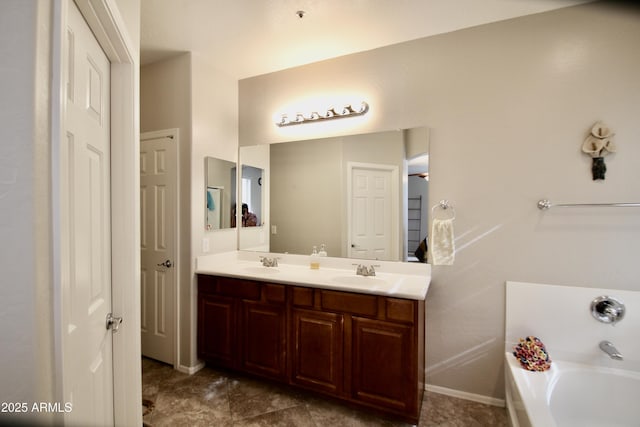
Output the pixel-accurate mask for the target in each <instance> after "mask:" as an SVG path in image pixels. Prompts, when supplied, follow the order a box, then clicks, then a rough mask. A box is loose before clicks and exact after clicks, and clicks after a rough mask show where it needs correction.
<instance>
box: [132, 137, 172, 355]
mask: <svg viewBox="0 0 640 427" xmlns="http://www.w3.org/2000/svg"><path fill="white" fill-rule="evenodd" d="M179 143H180V141H179V132H178V129H169V130H162V131H157V132H145V133H143V134H142V135H141V136H140V264H141V269H140V270H141V274H140V310H141V316H140V318H141V348H142V355H143V356H145V357H150V358H152V359H155V360H158V361H161V362H164V363H167V364H170V365H172V366H174V367H175V364H176V360H177V357H176V348H177V346H176V341H177V340H176V335H177V334H176V331H177V330H178V328H177V318H178V316H177V315H176V313H177V312H178V310H177V307H178V304H177V301H178V292H177V283H178V280H177V278H178V277H180V276H179V269H178V264H177V263H176V259H177V256H176V255H177V254H178V253H179V250H178V246H179V239H178V228H179V227H178V224H179V221H178V200H179V193H178V188H179V186H178V152H179V150H178V147H179Z"/></svg>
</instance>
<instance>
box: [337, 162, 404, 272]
mask: <svg viewBox="0 0 640 427" xmlns="http://www.w3.org/2000/svg"><path fill="white" fill-rule="evenodd" d="M350 175H351V180H350V181H351V185H350V198H351V200H350V219H349V237H350V241H349V243H348V246H349V248H348V249H349V257H350V258H362V259H380V260H390V259H393V255H394V254H393V251H392V243H393V237H392V234H393V233H392V230H393V225H394V219H393V214H392V213H393V211H392V206H393V204H392V203H393V202H392V200H393V192H394V191H395V190H394V188H393V181H394V179H393V168H392V167H377V166H374V165H372V166H362V167H361V166H354V167H351V168H350Z"/></svg>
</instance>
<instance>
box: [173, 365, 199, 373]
mask: <svg viewBox="0 0 640 427" xmlns="http://www.w3.org/2000/svg"><path fill="white" fill-rule="evenodd" d="M202 368H204V363H198V364H197V365H196V366H185V365H179V366H177V367H176V370H177V371H179V372H182V373H184V374H189V375H193V374H195V373H196V372H198V371H199V370H200V369H202Z"/></svg>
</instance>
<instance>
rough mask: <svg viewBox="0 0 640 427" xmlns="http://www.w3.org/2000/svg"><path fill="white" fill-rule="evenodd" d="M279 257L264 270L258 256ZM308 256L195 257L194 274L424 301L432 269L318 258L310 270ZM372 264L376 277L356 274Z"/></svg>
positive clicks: (246, 253) (246, 254) (235, 254)
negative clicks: (360, 268) (313, 268)
mask: <svg viewBox="0 0 640 427" xmlns="http://www.w3.org/2000/svg"><path fill="white" fill-rule="evenodd" d="M263 256H267V257H275V258H278V266H277V267H263V266H262V263H261V262H260V257H263ZM309 259H310V257H309V256H305V255H292V254H271V253H265V252H251V251H232V252H224V253H220V254H212V255H204V256H199V257H197V258H196V273H198V274H211V275H217V276H227V277H237V278H245V279H254V280H259V281H268V282H272V283H284V284H289V285H300V286H308V287H313V288H323V289H331V290H336V291H348V292H357V293H362V294H373V295H384V296H391V297H396V298H407V299H414V300H424V299H425V298H426V296H427V291H428V290H429V284H430V282H431V266H430V265H429V264H423V263H406V262H394V261H377V260H358V259H349V258H333V257H321V258H317V259H318V260H319V261H320V269H318V270H312V269H311V268H309ZM354 264H356V265H357V264H363V265H365V266H369V265H374V266H375V270H376V275H375V276H372V277H364V276H358V275H356V266H355V265H354Z"/></svg>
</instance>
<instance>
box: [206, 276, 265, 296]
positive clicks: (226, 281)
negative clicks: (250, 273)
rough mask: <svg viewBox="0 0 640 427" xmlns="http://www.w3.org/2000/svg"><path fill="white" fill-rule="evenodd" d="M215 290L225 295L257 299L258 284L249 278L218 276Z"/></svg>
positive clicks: (258, 292) (258, 294)
mask: <svg viewBox="0 0 640 427" xmlns="http://www.w3.org/2000/svg"><path fill="white" fill-rule="evenodd" d="M216 292H217V293H218V294H219V295H224V296H227V297H236V298H243V299H251V300H259V299H260V284H259V283H257V282H252V281H249V280H242V279H231V278H228V277H218V283H217V286H216Z"/></svg>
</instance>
